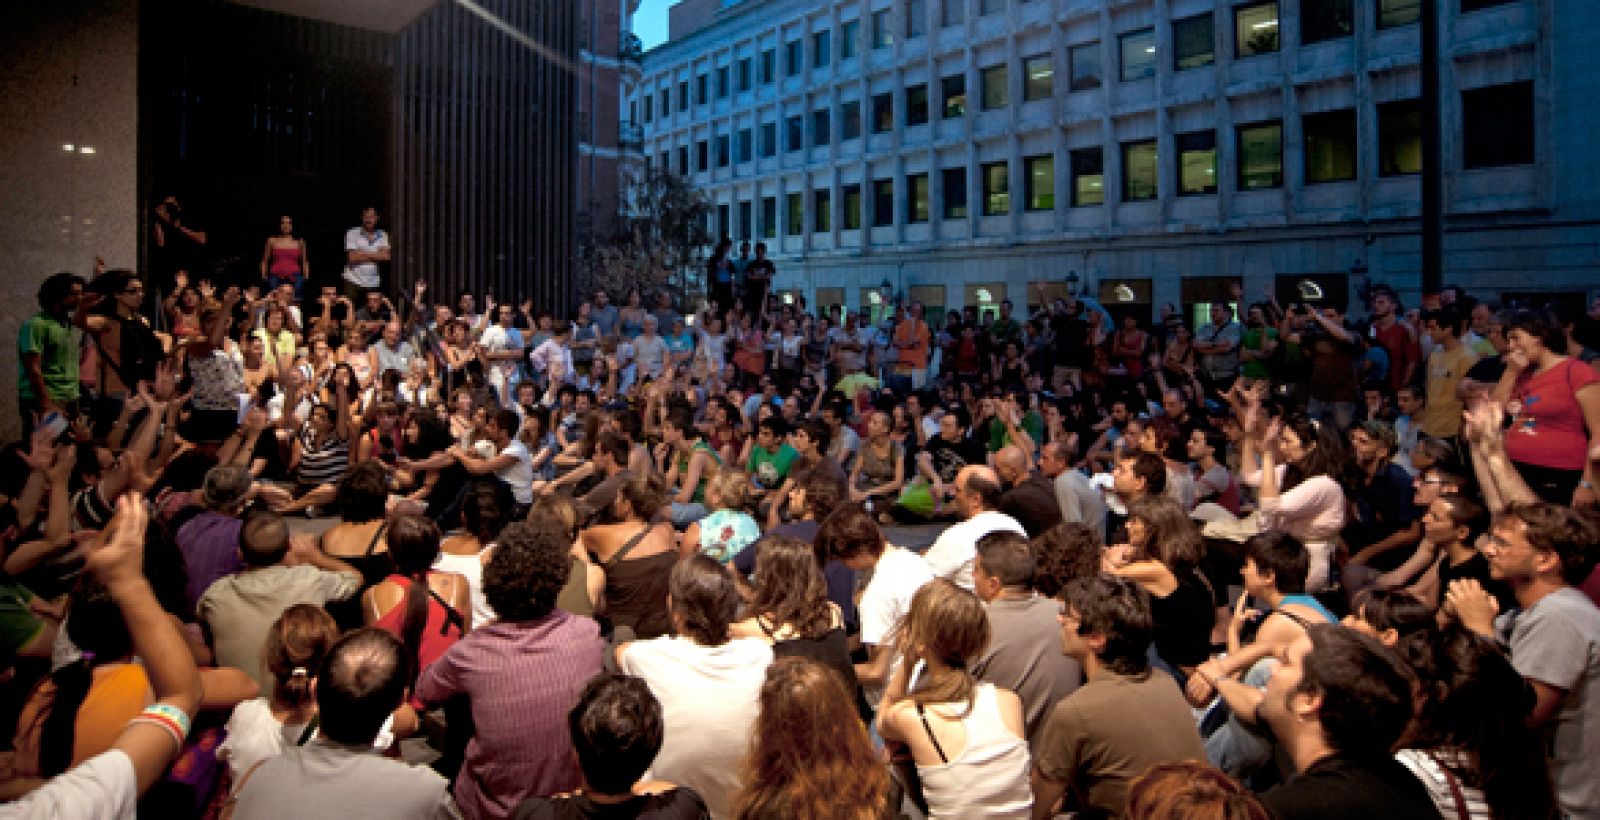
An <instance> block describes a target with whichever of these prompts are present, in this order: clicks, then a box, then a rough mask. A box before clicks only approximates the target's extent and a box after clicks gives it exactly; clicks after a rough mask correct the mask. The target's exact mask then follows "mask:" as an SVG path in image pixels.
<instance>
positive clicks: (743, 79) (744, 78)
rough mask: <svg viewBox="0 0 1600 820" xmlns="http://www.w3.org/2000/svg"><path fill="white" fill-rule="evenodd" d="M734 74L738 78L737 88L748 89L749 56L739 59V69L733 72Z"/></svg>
mask: <svg viewBox="0 0 1600 820" xmlns="http://www.w3.org/2000/svg"><path fill="white" fill-rule="evenodd" d="M735 76H736V77H737V78H738V88H739V90H740V91H749V90H750V58H749V57H746V58H744V59H742V60H740V61H739V70H738V72H737V73H736V74H735Z"/></svg>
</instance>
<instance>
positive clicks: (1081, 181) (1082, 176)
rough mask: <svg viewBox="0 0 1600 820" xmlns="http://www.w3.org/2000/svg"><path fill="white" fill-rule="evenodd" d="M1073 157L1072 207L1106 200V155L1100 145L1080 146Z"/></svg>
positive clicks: (1099, 203) (1101, 203)
mask: <svg viewBox="0 0 1600 820" xmlns="http://www.w3.org/2000/svg"><path fill="white" fill-rule="evenodd" d="M1071 157H1072V207H1074V208H1082V207H1085V206H1088V205H1104V204H1105V202H1106V172H1105V155H1104V153H1103V152H1102V151H1101V150H1100V148H1099V146H1096V147H1094V148H1079V149H1078V150H1076V151H1073V152H1072V154H1071Z"/></svg>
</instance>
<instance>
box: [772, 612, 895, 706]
mask: <svg viewBox="0 0 1600 820" xmlns="http://www.w3.org/2000/svg"><path fill="white" fill-rule="evenodd" d="M756 626H757V627H758V628H759V629H760V630H761V632H762V634H764V635H766V636H767V637H768V638H770V639H772V655H773V657H775V658H806V659H808V660H813V661H816V662H817V663H820V664H822V665H823V666H826V667H828V668H829V669H832V670H833V671H835V672H838V673H839V677H840V678H841V679H842V680H843V681H844V686H845V689H846V690H848V691H849V692H850V694H851V696H852V697H854V698H855V700H856V712H857V713H858V714H860V715H861V719H862V721H863V722H866V723H870V722H871V720H872V710H871V709H869V708H868V707H867V699H866V697H865V696H864V695H863V694H862V693H861V685H860V683H859V682H858V681H857V679H856V666H855V664H854V663H852V662H851V660H850V637H849V636H848V635H846V634H845V631H844V627H842V626H836V627H834V628H832V629H830V630H828V631H827V632H824V633H822V637H820V638H782V639H780V638H778V637H776V636H775V635H773V630H772V629H770V628H768V626H767V622H766V619H765V618H759V617H758V618H756Z"/></svg>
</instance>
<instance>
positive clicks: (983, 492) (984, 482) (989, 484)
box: [962, 474, 1004, 510]
mask: <svg viewBox="0 0 1600 820" xmlns="http://www.w3.org/2000/svg"><path fill="white" fill-rule="evenodd" d="M962 483H963V484H964V485H966V492H967V494H968V495H971V496H973V497H975V498H977V499H978V500H979V501H981V502H982V503H983V508H984V509H986V510H994V509H999V507H1000V496H1001V495H1002V494H1003V493H1004V490H1002V489H1001V487H1000V482H998V481H991V480H989V479H988V478H987V477H985V476H982V475H977V474H969V475H968V476H967V478H966V480H965V481H963V482H962Z"/></svg>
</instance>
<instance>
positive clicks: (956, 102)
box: [939, 74, 967, 120]
mask: <svg viewBox="0 0 1600 820" xmlns="http://www.w3.org/2000/svg"><path fill="white" fill-rule="evenodd" d="M939 88H940V93H941V94H942V95H943V96H944V105H943V110H944V118H945V119H947V120H950V119H955V118H956V117H964V116H966V115H967V75H965V74H952V75H950V76H948V77H945V78H943V79H941V80H940V81H939Z"/></svg>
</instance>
